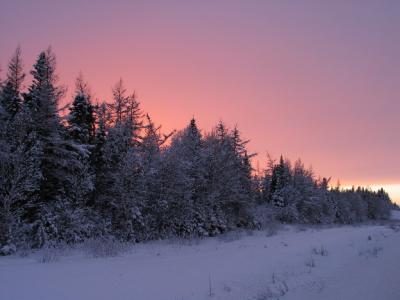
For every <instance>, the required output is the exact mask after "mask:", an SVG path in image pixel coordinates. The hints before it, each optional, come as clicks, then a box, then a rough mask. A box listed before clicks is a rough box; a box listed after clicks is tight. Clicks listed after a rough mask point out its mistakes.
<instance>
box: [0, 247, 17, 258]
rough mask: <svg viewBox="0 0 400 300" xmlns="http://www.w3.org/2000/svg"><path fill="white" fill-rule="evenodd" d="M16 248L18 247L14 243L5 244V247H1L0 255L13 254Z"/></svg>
mask: <svg viewBox="0 0 400 300" xmlns="http://www.w3.org/2000/svg"><path fill="white" fill-rule="evenodd" d="M16 250H17V248H16V247H15V245H14V244H7V245H4V246H3V247H1V248H0V256H1V255H10V254H13V253H15V251H16Z"/></svg>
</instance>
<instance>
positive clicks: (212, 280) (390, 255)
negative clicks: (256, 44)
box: [0, 223, 400, 300]
mask: <svg viewBox="0 0 400 300" xmlns="http://www.w3.org/2000/svg"><path fill="white" fill-rule="evenodd" d="M399 226H400V225H397V224H395V223H394V224H393V225H392V226H391V227H392V228H390V227H389V226H388V225H383V226H379V225H370V226H366V225H363V226H357V227H352V226H342V227H334V228H325V229H322V228H318V227H314V228H308V229H307V230H304V228H298V227H296V226H293V227H285V228H284V229H283V230H281V231H280V232H279V233H278V234H277V235H274V236H269V234H268V233H267V232H263V231H259V232H256V231H255V232H251V234H242V236H240V237H239V235H238V234H237V233H231V234H229V235H226V236H224V237H217V238H209V239H206V240H202V241H192V242H190V243H187V242H186V243H181V242H179V241H163V242H152V243H146V244H140V245H137V246H135V247H133V248H132V249H131V250H130V251H129V252H127V253H125V254H123V255H121V256H118V257H110V258H97V259H94V258H88V257H85V256H84V255H82V254H73V255H69V256H65V257H61V258H60V260H59V261H57V262H52V263H45V264H43V263H38V262H37V258H35V257H28V258H20V257H16V256H14V257H1V258H0V299H7V300H25V299H29V300H32V299H38V300H39V299H40V300H46V299H60V300H62V299H71V300H79V299H84V300H88V299H96V300H100V299H117V300H118V299H124V300H125V299H129V300H136V299H137V300H146V299H155V300H157V299H171V300H177V299H179V300H181V299H183V300H186V299H209V298H211V299H230V300H235V299H240V300H246V299H257V300H262V299H274V297H273V296H277V297H279V299H297V300H299V299H307V300H309V299H352V300H354V299H363V300H366V299H386V300H391V299H393V300H395V299H400V285H399V284H398V283H399V279H398V278H400V251H399V249H400V227H399ZM282 295H284V296H283V297H282Z"/></svg>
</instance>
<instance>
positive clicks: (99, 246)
mask: <svg viewBox="0 0 400 300" xmlns="http://www.w3.org/2000/svg"><path fill="white" fill-rule="evenodd" d="M82 247H83V251H85V252H86V254H87V255H89V256H91V257H110V256H117V255H119V254H121V253H122V252H123V251H125V250H126V248H127V245H126V244H125V243H123V242H121V241H118V240H117V239H115V238H113V237H102V238H97V239H94V238H92V239H88V240H86V241H85V242H84V243H83V245H82Z"/></svg>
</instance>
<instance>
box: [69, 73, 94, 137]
mask: <svg viewBox="0 0 400 300" xmlns="http://www.w3.org/2000/svg"><path fill="white" fill-rule="evenodd" d="M75 85H76V89H75V98H74V101H73V102H72V105H71V107H70V112H69V115H68V117H67V120H68V130H69V132H70V134H71V137H72V138H73V139H74V140H75V141H77V142H79V143H80V144H84V145H88V144H91V143H93V140H94V134H95V126H94V125H95V117H94V107H93V105H92V103H91V101H90V94H89V91H88V87H87V84H86V83H85V81H84V80H83V77H82V75H81V74H80V75H79V77H78V78H77V80H76V84H75Z"/></svg>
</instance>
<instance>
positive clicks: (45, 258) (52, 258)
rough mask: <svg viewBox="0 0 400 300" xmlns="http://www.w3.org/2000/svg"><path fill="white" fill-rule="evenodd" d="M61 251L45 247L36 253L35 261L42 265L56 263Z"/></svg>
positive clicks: (56, 248)
mask: <svg viewBox="0 0 400 300" xmlns="http://www.w3.org/2000/svg"><path fill="white" fill-rule="evenodd" d="M61 251H62V250H61V249H60V248H58V247H52V246H45V247H43V248H42V249H40V250H39V251H38V253H37V255H38V257H37V261H38V262H40V263H43V264H45V263H52V262H57V261H58V260H59V259H60V256H61Z"/></svg>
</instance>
